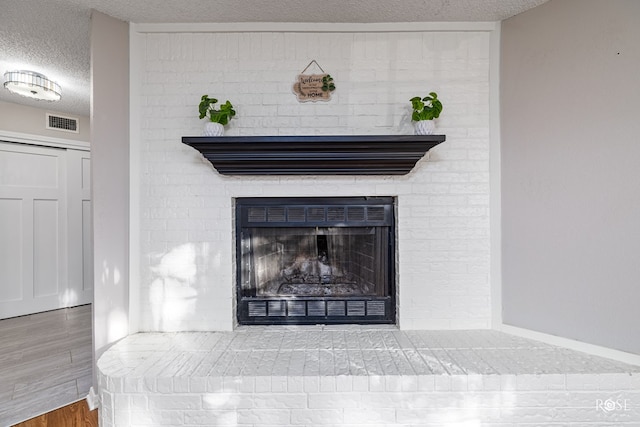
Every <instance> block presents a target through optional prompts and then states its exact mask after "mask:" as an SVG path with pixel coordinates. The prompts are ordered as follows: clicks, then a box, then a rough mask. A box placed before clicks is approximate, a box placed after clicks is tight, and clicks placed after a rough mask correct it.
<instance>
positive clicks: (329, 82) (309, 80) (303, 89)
mask: <svg viewBox="0 0 640 427" xmlns="http://www.w3.org/2000/svg"><path fill="white" fill-rule="evenodd" d="M313 64H316V66H317V67H318V68H319V69H320V71H322V74H305V71H307V70H308V69H309V67H310V66H311V65H313ZM334 90H336V85H335V84H334V83H333V78H332V77H331V76H330V75H329V74H327V73H325V72H324V70H323V69H322V67H321V66H320V64H318V63H317V62H316V60H315V59H314V60H312V61H311V62H309V65H307V66H306V67H305V69H304V70H302V72H301V73H300V74H298V77H297V80H296V82H295V83H294V84H293V93H295V94H296V96H297V97H298V101H300V102H308V101H313V102H316V101H328V100H330V99H331V92H333V91H334Z"/></svg>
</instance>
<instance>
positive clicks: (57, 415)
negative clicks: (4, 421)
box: [13, 400, 98, 427]
mask: <svg viewBox="0 0 640 427" xmlns="http://www.w3.org/2000/svg"><path fill="white" fill-rule="evenodd" d="M13 427H98V410H97V409H95V410H93V411H90V410H89V407H88V406H87V402H86V400H81V401H79V402H76V403H72V404H71V405H68V406H65V407H63V408H60V409H57V410H55V411H52V412H49V413H47V414H44V415H41V416H38V417H35V418H32V419H30V420H27V421H24V422H21V423H19V424H16V425H14V426H13Z"/></svg>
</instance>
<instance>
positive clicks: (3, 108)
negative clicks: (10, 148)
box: [0, 101, 91, 141]
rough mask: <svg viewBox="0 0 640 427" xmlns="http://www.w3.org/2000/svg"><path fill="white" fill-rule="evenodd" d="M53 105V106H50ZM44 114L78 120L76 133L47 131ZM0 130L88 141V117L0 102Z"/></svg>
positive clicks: (89, 129)
mask: <svg viewBox="0 0 640 427" xmlns="http://www.w3.org/2000/svg"><path fill="white" fill-rule="evenodd" d="M52 105H55V104H52ZM46 113H50V114H55V115H60V116H63V117H73V118H77V119H78V133H74V132H65V131H59V130H50V129H47V118H46V117H47V116H46ZM0 129H2V130H6V131H10V132H20V133H27V134H31V135H40V136H47V137H51V138H62V139H72V140H74V141H89V136H90V133H91V128H90V125H89V117H87V116H77V115H75V114H68V113H60V112H57V111H55V109H45V108H34V107H29V106H27V105H22V104H14V103H12V102H3V101H0Z"/></svg>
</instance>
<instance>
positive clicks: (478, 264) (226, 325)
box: [132, 31, 491, 422]
mask: <svg viewBox="0 0 640 427" xmlns="http://www.w3.org/2000/svg"><path fill="white" fill-rule="evenodd" d="M140 46H141V48H140V51H134V52H133V55H134V56H135V57H137V58H143V59H141V67H140V75H139V76H138V77H139V90H140V97H139V99H137V101H138V104H139V116H140V118H141V120H140V123H138V124H133V125H134V126H135V125H139V126H140V129H139V131H140V135H141V140H140V141H139V146H140V150H141V153H140V157H141V169H140V182H141V191H140V195H141V200H140V204H141V239H140V240H141V254H140V256H141V258H140V259H141V261H140V262H141V277H140V282H139V286H140V301H139V307H137V309H138V311H139V312H140V326H141V329H142V330H158V331H175V330H230V329H232V328H233V325H234V317H235V314H234V280H235V278H234V274H235V270H234V266H233V253H234V249H233V245H234V237H233V228H232V227H233V218H232V207H233V198H234V197H247V196H360V195H371V196H396V197H397V201H398V207H397V208H398V233H397V236H398V240H399V243H398V257H397V259H398V266H397V272H398V279H397V280H398V283H397V285H398V286H397V287H398V313H399V323H400V327H401V328H403V329H462V328H487V327H489V326H490V318H491V313H490V290H489V33H488V32H481V31H478V32H473V31H471V32H415V33H414V32H411V33H228V34H226V33H189V34H175V33H174V34H163V33H150V34H144V35H143V36H142V42H141V43H140ZM311 59H316V60H317V61H318V63H320V65H321V66H322V67H323V69H324V70H325V71H327V72H329V73H330V74H331V75H332V76H333V77H334V79H335V83H336V86H337V90H336V91H335V92H334V94H333V99H332V100H331V101H330V102H327V103H322V102H318V103H304V104H301V103H298V102H297V100H296V98H295V96H294V95H293V94H292V90H291V87H292V84H293V82H294V79H295V77H296V75H297V74H298V73H300V72H301V71H302V69H303V68H304V67H306V65H307V64H308V63H309V61H310V60H311ZM311 71H315V70H311ZM432 90H434V91H437V92H438V94H439V96H440V98H441V99H442V100H443V103H444V112H443V115H442V116H441V118H440V119H439V121H438V127H439V131H438V132H439V133H444V134H446V135H447V141H446V142H445V143H443V144H441V145H440V146H438V147H436V148H435V149H433V150H432V151H431V152H430V155H429V158H428V159H423V160H421V161H420V162H419V163H418V165H417V166H416V168H415V170H414V171H413V172H411V173H410V174H408V175H406V176H400V177H255V178H238V177H227V176H221V175H219V174H218V173H217V172H216V171H215V170H214V169H213V168H212V167H211V165H210V164H208V163H207V162H206V161H204V160H203V159H202V157H201V155H200V154H199V153H198V152H196V151H195V150H193V149H192V148H190V147H188V146H186V145H183V144H182V143H181V137H182V136H189V135H200V134H201V131H202V127H203V123H202V121H199V120H198V118H197V105H198V103H199V100H200V96H201V95H203V94H209V95H212V96H215V97H217V98H218V99H221V100H222V101H224V100H226V99H229V100H231V101H232V102H233V104H234V106H236V109H237V112H238V115H237V118H236V119H234V120H232V122H231V123H230V125H229V126H228V129H227V135H296V134H301V135H313V134H412V133H413V130H412V127H411V123H410V114H409V113H410V108H409V102H408V100H409V99H410V98H411V97H413V96H415V95H426V94H427V93H428V92H429V91H432ZM134 105H135V103H134ZM132 286H134V284H132ZM134 309H136V308H134ZM247 416H249V415H247ZM273 417H274V420H278V419H279V418H278V417H279V415H278V414H277V413H275V414H274V415H273ZM274 422H276V421H274ZM345 422H349V420H345Z"/></svg>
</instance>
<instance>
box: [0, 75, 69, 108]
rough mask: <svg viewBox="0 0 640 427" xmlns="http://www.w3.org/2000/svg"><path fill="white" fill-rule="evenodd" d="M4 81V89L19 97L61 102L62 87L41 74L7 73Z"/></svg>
mask: <svg viewBox="0 0 640 427" xmlns="http://www.w3.org/2000/svg"><path fill="white" fill-rule="evenodd" d="M4 80H5V82H4V87H5V88H7V89H8V90H9V92H12V93H15V94H17V95H21V96H26V97H28V98H33V99H37V100H42V101H59V100H60V98H61V97H62V95H61V94H62V89H60V85H59V84H58V83H56V82H54V81H51V80H49V79H48V78H47V76H44V75H42V74H40V73H36V72H33V71H7V72H6V73H4Z"/></svg>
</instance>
